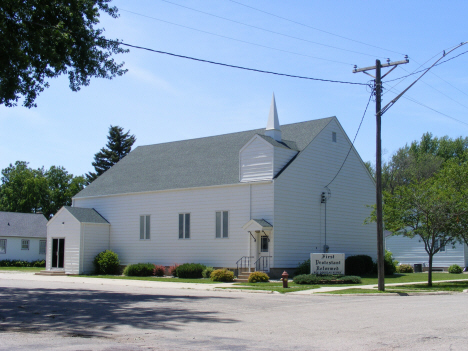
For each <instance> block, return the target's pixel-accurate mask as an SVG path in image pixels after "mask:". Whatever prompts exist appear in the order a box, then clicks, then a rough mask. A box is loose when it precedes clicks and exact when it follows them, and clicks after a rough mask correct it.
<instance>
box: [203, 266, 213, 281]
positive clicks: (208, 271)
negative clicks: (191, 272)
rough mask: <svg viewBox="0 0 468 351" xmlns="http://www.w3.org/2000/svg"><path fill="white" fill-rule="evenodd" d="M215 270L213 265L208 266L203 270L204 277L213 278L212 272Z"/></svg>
mask: <svg viewBox="0 0 468 351" xmlns="http://www.w3.org/2000/svg"><path fill="white" fill-rule="evenodd" d="M213 271H214V268H213V267H206V268H205V269H204V270H203V272H202V277H203V278H211V273H212V272H213Z"/></svg>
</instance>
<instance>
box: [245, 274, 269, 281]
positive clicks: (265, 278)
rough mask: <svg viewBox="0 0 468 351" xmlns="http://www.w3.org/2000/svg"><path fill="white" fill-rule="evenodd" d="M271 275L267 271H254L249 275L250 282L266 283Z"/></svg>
mask: <svg viewBox="0 0 468 351" xmlns="http://www.w3.org/2000/svg"><path fill="white" fill-rule="evenodd" d="M269 280H270V277H269V276H268V274H266V273H265V272H253V273H252V274H250V276H249V283H265V282H267V281H269Z"/></svg>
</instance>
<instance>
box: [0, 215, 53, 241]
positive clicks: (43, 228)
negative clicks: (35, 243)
mask: <svg viewBox="0 0 468 351" xmlns="http://www.w3.org/2000/svg"><path fill="white" fill-rule="evenodd" d="M1 236H9V237H10V236H14V237H24V238H46V237H47V219H46V218H45V217H44V215H43V214H35V213H19V212H0V237H1Z"/></svg>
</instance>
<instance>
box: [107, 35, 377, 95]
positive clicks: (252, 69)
mask: <svg viewBox="0 0 468 351" xmlns="http://www.w3.org/2000/svg"><path fill="white" fill-rule="evenodd" d="M104 40H106V41H108V42H113V43H117V44H119V45H124V46H128V47H132V48H135V49H141V50H146V51H151V52H155V53H158V54H164V55H169V56H174V57H180V58H184V59H188V60H193V61H198V62H205V63H211V64H213V65H219V66H224V67H230V68H237V69H242V70H246V71H252V72H258V73H266V74H273V75H277V76H284V77H290V78H299V79H307V80H315V81H320V82H328V83H340V84H351V85H364V86H368V85H369V84H367V83H355V82H346V81H341V80H332V79H322V78H313V77H305V76H298V75H293V74H287V73H278V72H273V71H265V70H261V69H256V68H248V67H243V66H236V65H230V64H227V63H222V62H215V61H210V60H204V59H199V58H196V57H191V56H185V55H178V54H174V53H171V52H166V51H161V50H154V49H150V48H146V47H143V46H138V45H132V44H127V43H125V42H122V41H115V40H109V39H104Z"/></svg>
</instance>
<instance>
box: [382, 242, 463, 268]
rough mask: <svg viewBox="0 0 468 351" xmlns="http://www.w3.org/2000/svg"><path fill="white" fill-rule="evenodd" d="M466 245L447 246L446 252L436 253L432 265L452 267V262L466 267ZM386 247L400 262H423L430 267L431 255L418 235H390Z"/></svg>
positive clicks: (412, 263)
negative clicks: (410, 236)
mask: <svg viewBox="0 0 468 351" xmlns="http://www.w3.org/2000/svg"><path fill="white" fill-rule="evenodd" d="M465 246H466V245H463V244H456V245H455V248H453V247H452V246H451V245H448V246H446V247H445V252H438V253H436V254H435V255H434V258H433V261H432V266H433V267H450V266H451V265H452V264H458V265H459V266H460V267H466V265H467V261H466V258H465V248H464V247H465ZM385 248H386V249H387V250H388V251H391V252H392V254H393V257H394V258H395V259H396V260H397V261H398V262H399V263H400V264H403V263H406V264H411V265H414V264H415V263H423V264H424V266H425V267H429V256H428V255H427V252H426V250H425V248H424V242H423V241H422V240H420V239H419V237H417V236H416V237H414V238H408V237H405V236H403V235H394V236H389V237H387V238H386V239H385Z"/></svg>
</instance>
